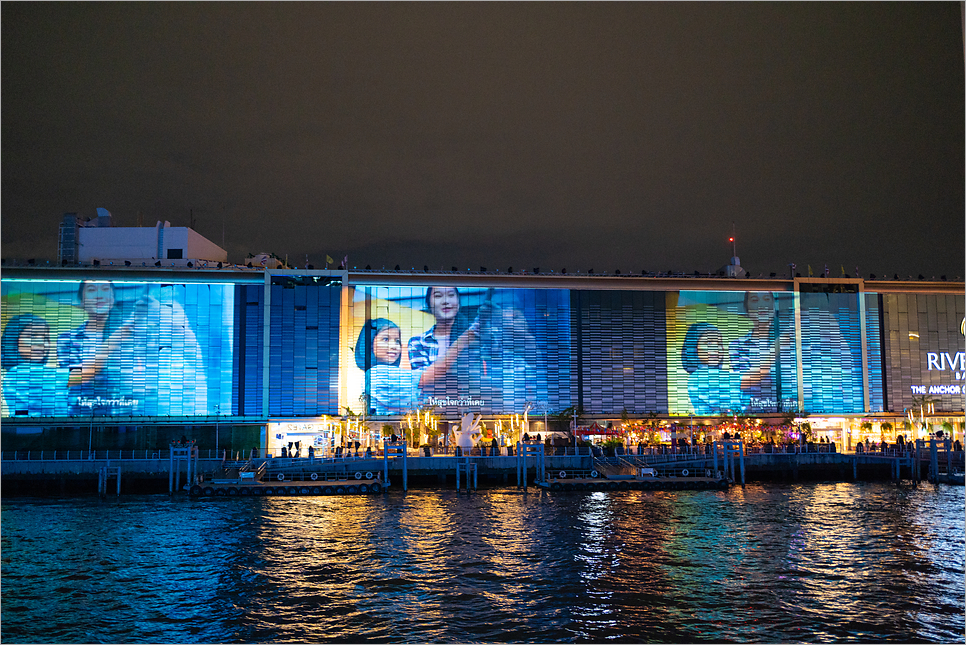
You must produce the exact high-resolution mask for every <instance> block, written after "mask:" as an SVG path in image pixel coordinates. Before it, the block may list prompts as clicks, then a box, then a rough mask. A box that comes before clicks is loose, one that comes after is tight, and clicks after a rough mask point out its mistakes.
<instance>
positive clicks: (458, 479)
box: [456, 457, 460, 493]
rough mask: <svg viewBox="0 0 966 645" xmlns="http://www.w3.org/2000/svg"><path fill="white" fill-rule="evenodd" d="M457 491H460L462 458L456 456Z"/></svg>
mask: <svg viewBox="0 0 966 645" xmlns="http://www.w3.org/2000/svg"><path fill="white" fill-rule="evenodd" d="M456 492H457V493H458V492H460V458H459V457H457V458H456Z"/></svg>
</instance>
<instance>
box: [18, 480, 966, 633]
mask: <svg viewBox="0 0 966 645" xmlns="http://www.w3.org/2000/svg"><path fill="white" fill-rule="evenodd" d="M0 520H2V531H0V545H2V569H0V575H2V591H3V593H2V596H0V611H2V623H0V637H2V639H3V640H4V641H6V642H65V643H73V642H264V641H273V642H275V641H279V642H285V641H289V642H291V641H299V642H301V641H343V642H345V641H349V642H359V641H382V642H427V641H434V642H447V641H448V642H467V641H497V642H511V641H512V642H521V641H530V642H558V641H561V642H602V641H607V640H621V641H625V642H642V641H658V642H699V641H709V642H721V641H738V642H787V641H813V642H830V641H835V642H839V641H852V642H863V641H864V642H881V641H884V640H900V641H903V642H949V641H959V642H961V641H962V640H963V634H964V630H966V624H964V607H963V603H964V600H963V599H964V595H966V589H964V573H963V572H964V566H966V565H964V551H966V540H964V523H966V519H964V495H963V488H962V487H959V488H956V487H948V486H940V487H938V488H936V487H933V486H926V485H923V486H920V487H918V488H914V487H896V486H895V485H892V484H888V483H871V484H869V483H829V484H803V485H780V484H769V485H749V486H746V487H744V488H741V487H735V488H733V489H731V490H729V491H727V492H711V491H700V492H698V491H695V492H689V491H675V492H665V493H661V492H638V491H627V492H607V493H603V492H595V493H565V494H556V495H553V494H549V493H545V492H534V491H533V489H531V492H529V493H528V494H524V493H522V492H520V491H517V490H516V489H513V488H511V489H494V490H481V491H479V492H477V493H474V494H471V495H466V494H463V495H458V494H456V493H455V492H454V491H437V490H412V491H410V492H408V493H406V494H403V493H401V492H393V493H391V494H388V495H386V496H372V497H363V496H354V497H343V498H332V497H322V498H315V497H309V498H241V499H213V500H188V499H184V498H176V499H169V498H168V497H166V496H122V497H121V498H120V499H119V500H115V499H112V500H105V501H99V500H96V499H92V498H79V499H60V500H56V501H51V500H26V499H14V500H11V499H5V500H3V505H2V512H0Z"/></svg>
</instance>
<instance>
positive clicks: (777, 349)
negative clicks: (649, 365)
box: [666, 291, 863, 415]
mask: <svg viewBox="0 0 966 645" xmlns="http://www.w3.org/2000/svg"><path fill="white" fill-rule="evenodd" d="M832 296H833V297H830V295H829V294H808V295H807V296H805V295H803V297H802V298H801V299H800V300H799V301H797V300H796V295H795V294H794V293H792V292H773V291H680V292H672V293H668V294H667V298H668V300H667V309H666V315H667V363H668V406H669V410H670V412H671V413H672V414H692V413H693V414H696V415H718V414H765V413H792V412H801V411H807V412H809V413H858V412H861V411H862V409H863V383H862V371H861V343H860V333H859V313H858V297H857V295H856V294H832ZM796 310H797V311H796Z"/></svg>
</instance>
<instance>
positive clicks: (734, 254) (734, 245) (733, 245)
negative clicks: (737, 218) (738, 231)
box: [728, 222, 738, 257]
mask: <svg viewBox="0 0 966 645" xmlns="http://www.w3.org/2000/svg"><path fill="white" fill-rule="evenodd" d="M728 241H729V242H731V257H738V245H737V243H736V242H735V223H734V222H732V223H731V237H730V238H728Z"/></svg>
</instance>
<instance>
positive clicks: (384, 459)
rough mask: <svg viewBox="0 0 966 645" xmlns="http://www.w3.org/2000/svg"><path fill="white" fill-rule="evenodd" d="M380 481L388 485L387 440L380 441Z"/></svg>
mask: <svg viewBox="0 0 966 645" xmlns="http://www.w3.org/2000/svg"><path fill="white" fill-rule="evenodd" d="M382 481H383V482H384V484H385V485H386V486H388V485H389V440H388V439H383V440H382Z"/></svg>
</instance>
